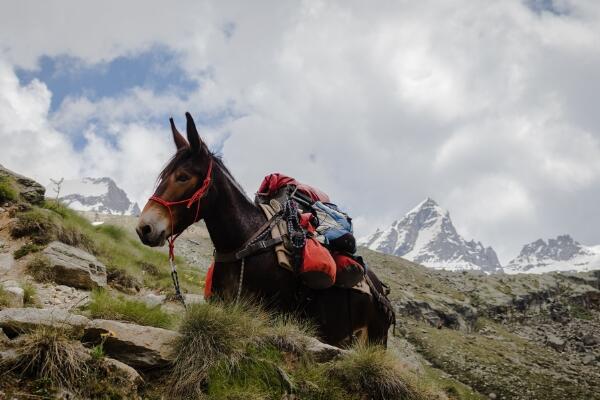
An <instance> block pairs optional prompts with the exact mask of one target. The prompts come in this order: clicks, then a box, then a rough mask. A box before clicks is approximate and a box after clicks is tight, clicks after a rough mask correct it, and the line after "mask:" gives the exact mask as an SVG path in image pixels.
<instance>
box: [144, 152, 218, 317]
mask: <svg viewBox="0 0 600 400" xmlns="http://www.w3.org/2000/svg"><path fill="white" fill-rule="evenodd" d="M212 169H213V160H212V158H211V160H210V164H208V170H207V171H206V177H205V178H204V181H203V182H202V185H201V186H200V188H199V189H198V190H196V191H195V192H194V194H192V196H191V197H189V198H187V199H184V200H178V201H167V200H164V199H161V198H160V197H158V196H156V195H152V197H150V199H149V200H150V201H154V202H156V203H158V204H160V205H162V206H163V207H165V208H166V209H167V210H168V211H169V219H170V221H171V235H170V236H169V237H168V238H167V242H168V243H169V264H170V265H171V278H172V279H173V286H174V287H175V295H176V296H177V297H178V298H179V299H180V300H181V302H182V303H183V305H184V306H185V299H184V297H183V294H181V288H180V286H179V278H178V276H177V267H176V265H175V239H177V238H178V237H179V235H181V233H182V232H179V233H178V234H173V232H175V230H174V228H175V227H174V222H173V210H172V209H171V207H173V206H178V205H182V204H185V205H186V208H190V207H191V206H192V205H193V204H194V203H197V205H196V216H195V217H194V222H198V221H199V220H200V200H202V198H204V196H206V193H208V189H210V185H211V183H212Z"/></svg>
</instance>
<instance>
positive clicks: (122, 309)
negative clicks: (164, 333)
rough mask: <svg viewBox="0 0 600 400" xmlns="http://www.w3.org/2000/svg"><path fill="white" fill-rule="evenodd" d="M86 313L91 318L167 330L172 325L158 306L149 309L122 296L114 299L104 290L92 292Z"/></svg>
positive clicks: (169, 318) (141, 303)
mask: <svg viewBox="0 0 600 400" xmlns="http://www.w3.org/2000/svg"><path fill="white" fill-rule="evenodd" d="M88 311H89V313H90V316H91V317H92V318H104V319H118V320H124V321H131V322H135V323H136V324H140V325H148V326H155V327H158V328H169V327H171V326H172V325H173V323H174V318H173V316H171V315H170V314H168V313H166V312H165V311H163V310H162V309H161V308H160V306H154V307H151V306H149V305H147V304H146V303H144V302H141V301H137V300H130V299H126V298H125V297H124V296H118V297H115V296H114V295H112V294H111V293H109V292H108V291H106V290H95V291H93V292H92V301H91V302H90V304H89V305H88Z"/></svg>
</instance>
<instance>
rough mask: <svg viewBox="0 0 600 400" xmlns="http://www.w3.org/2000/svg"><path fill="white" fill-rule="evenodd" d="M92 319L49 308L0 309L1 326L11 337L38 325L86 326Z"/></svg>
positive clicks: (69, 327)
mask: <svg viewBox="0 0 600 400" xmlns="http://www.w3.org/2000/svg"><path fill="white" fill-rule="evenodd" d="M89 323H90V320H89V319H87V318H86V317H84V316H82V315H75V314H71V313H69V312H67V311H65V310H60V309H49V308H46V309H44V308H5V309H4V310H1V311H0V328H2V329H3V330H4V332H5V333H6V334H7V335H8V336H9V337H14V336H17V335H19V334H20V333H22V332H27V331H31V330H33V329H35V328H36V327H38V326H40V325H42V326H52V327H55V328H66V329H71V328H84V327H86V326H87V325H88V324H89Z"/></svg>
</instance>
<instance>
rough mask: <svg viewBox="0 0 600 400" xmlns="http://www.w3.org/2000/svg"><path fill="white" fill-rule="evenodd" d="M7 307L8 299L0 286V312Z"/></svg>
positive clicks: (4, 290)
mask: <svg viewBox="0 0 600 400" xmlns="http://www.w3.org/2000/svg"><path fill="white" fill-rule="evenodd" d="M8 306H10V297H9V295H8V293H7V292H6V289H4V286H2V285H0V310H1V309H3V308H5V307H8Z"/></svg>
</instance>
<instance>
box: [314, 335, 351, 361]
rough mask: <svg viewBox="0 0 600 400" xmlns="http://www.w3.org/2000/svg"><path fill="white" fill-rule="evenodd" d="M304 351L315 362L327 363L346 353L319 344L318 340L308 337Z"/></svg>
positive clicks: (327, 345) (346, 351) (333, 347)
mask: <svg viewBox="0 0 600 400" xmlns="http://www.w3.org/2000/svg"><path fill="white" fill-rule="evenodd" d="M307 339H308V340H307V341H308V343H307V347H306V351H307V352H308V353H309V354H311V355H312V356H313V358H314V359H315V361H317V362H320V363H322V362H327V361H331V360H333V359H334V358H337V357H339V356H341V355H343V354H346V353H348V350H343V349H340V348H339V347H335V346H331V345H329V344H325V343H323V342H320V341H319V340H317V339H315V338H312V337H308V338H307Z"/></svg>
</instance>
